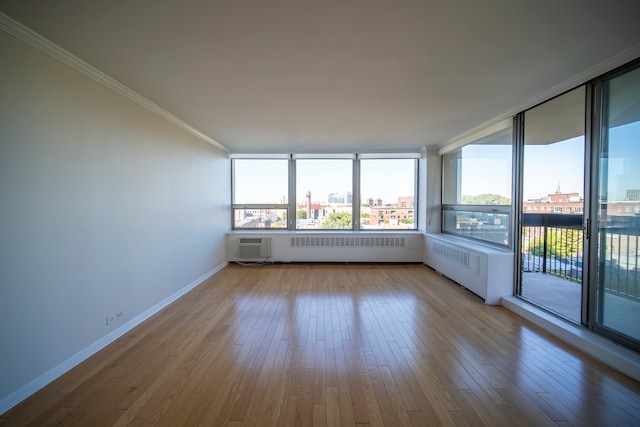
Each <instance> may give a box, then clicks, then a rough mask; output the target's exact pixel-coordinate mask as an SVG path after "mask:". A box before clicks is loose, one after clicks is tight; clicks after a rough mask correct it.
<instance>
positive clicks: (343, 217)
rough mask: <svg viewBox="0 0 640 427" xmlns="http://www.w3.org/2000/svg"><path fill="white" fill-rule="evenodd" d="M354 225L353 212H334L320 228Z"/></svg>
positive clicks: (349, 226)
mask: <svg viewBox="0 0 640 427" xmlns="http://www.w3.org/2000/svg"><path fill="white" fill-rule="evenodd" d="M352 225H353V220H352V218H351V212H333V213H330V214H329V216H328V217H327V219H326V220H325V222H323V223H322V225H320V228H352Z"/></svg>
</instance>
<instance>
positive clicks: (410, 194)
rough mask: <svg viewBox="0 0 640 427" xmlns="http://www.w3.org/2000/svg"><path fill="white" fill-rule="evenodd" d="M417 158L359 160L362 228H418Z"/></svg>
mask: <svg viewBox="0 0 640 427" xmlns="http://www.w3.org/2000/svg"><path fill="white" fill-rule="evenodd" d="M417 163H418V161H417V159H362V160H361V161H360V195H361V197H360V229H361V230H397V229H411V230H414V229H415V228H416V204H415V201H416V169H417Z"/></svg>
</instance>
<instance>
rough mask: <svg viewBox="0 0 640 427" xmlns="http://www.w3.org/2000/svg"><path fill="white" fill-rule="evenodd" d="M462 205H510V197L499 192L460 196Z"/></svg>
mask: <svg viewBox="0 0 640 427" xmlns="http://www.w3.org/2000/svg"><path fill="white" fill-rule="evenodd" d="M462 204H463V205H510V204H511V199H510V198H508V197H505V196H501V195H499V194H493V193H487V194H478V195H477V196H469V195H464V196H462Z"/></svg>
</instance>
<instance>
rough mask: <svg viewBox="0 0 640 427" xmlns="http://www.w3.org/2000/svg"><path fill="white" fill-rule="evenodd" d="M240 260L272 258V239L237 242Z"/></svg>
mask: <svg viewBox="0 0 640 427" xmlns="http://www.w3.org/2000/svg"><path fill="white" fill-rule="evenodd" d="M236 242H237V248H236V255H237V256H238V258H269V257H270V256H271V238H270V237H259V238H247V237H243V238H240V239H237V240H236Z"/></svg>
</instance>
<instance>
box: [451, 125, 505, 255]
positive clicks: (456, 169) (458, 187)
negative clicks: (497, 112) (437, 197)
mask: <svg viewBox="0 0 640 427" xmlns="http://www.w3.org/2000/svg"><path fill="white" fill-rule="evenodd" d="M511 129H512V128H511V120H506V121H503V122H501V123H499V124H497V125H495V126H493V127H491V128H489V129H487V130H486V131H483V132H481V133H479V134H477V135H476V136H475V138H474V137H472V138H470V140H469V142H468V143H467V144H465V145H462V146H459V147H457V148H454V149H453V150H449V151H447V150H446V149H445V152H444V153H443V156H442V209H443V218H442V231H443V232H444V233H450V234H457V235H461V236H465V237H470V238H473V239H478V240H482V241H485V242H488V243H492V244H497V245H501V246H511V231H510V230H511V182H512V178H511V176H512V174H511V169H512V166H511V165H512V140H513V137H512V130H511ZM465 142H466V141H465Z"/></svg>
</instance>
